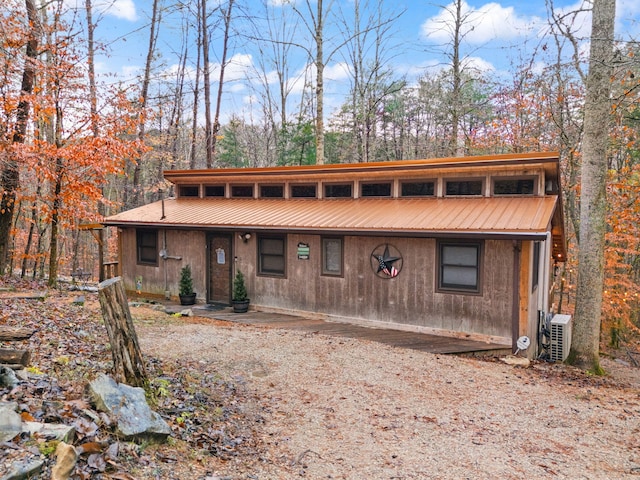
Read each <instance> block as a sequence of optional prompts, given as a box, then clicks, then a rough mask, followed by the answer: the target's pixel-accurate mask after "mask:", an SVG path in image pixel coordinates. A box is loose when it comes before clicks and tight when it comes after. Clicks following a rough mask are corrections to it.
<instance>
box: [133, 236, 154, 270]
mask: <svg viewBox="0 0 640 480" xmlns="http://www.w3.org/2000/svg"><path fill="white" fill-rule="evenodd" d="M136 250H137V252H138V253H137V257H138V263H139V264H141V265H154V266H155V265H158V232H157V230H137V231H136Z"/></svg>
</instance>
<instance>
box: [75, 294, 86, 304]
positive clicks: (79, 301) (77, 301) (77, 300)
mask: <svg viewBox="0 0 640 480" xmlns="http://www.w3.org/2000/svg"><path fill="white" fill-rule="evenodd" d="M84 302H85V298H84V295H80V296H78V297H76V298H75V299H74V300H73V302H72V304H73V305H84Z"/></svg>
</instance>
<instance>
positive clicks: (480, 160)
mask: <svg viewBox="0 0 640 480" xmlns="http://www.w3.org/2000/svg"><path fill="white" fill-rule="evenodd" d="M558 162H559V157H558V152H534V153H518V154H500V155H478V156H471V157H450V158H430V159H417V160H397V161H387V162H370V163H335V164H323V165H292V166H280V167H255V168H212V169H204V170H165V171H164V177H165V179H167V180H168V181H170V182H172V183H189V182H196V183H198V182H217V181H235V182H242V181H269V182H273V181H285V180H287V181H288V180H306V181H315V180H317V179H322V180H331V179H334V178H336V177H337V178H340V179H342V180H345V179H357V178H363V177H367V178H373V177H376V176H393V177H399V176H403V175H409V176H411V175H415V174H416V172H420V174H422V175H423V176H424V175H426V174H432V175H437V174H438V173H441V172H456V171H468V170H473V171H474V172H475V174H478V173H480V172H483V171H489V170H491V169H499V168H511V169H513V168H517V169H522V168H527V167H530V168H531V167H536V166H537V167H540V168H543V169H544V170H545V172H546V175H548V176H549V177H555V176H557V173H558Z"/></svg>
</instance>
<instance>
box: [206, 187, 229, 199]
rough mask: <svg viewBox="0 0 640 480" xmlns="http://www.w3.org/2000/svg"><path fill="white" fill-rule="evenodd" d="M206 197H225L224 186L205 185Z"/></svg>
mask: <svg viewBox="0 0 640 480" xmlns="http://www.w3.org/2000/svg"><path fill="white" fill-rule="evenodd" d="M204 196H205V197H224V185H205V187H204Z"/></svg>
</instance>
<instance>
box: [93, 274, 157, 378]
mask: <svg viewBox="0 0 640 480" xmlns="http://www.w3.org/2000/svg"><path fill="white" fill-rule="evenodd" d="M98 297H99V299H100V307H101V310H102V317H103V319H104V324H105V326H106V328H107V333H108V334H109V342H110V343H111V356H112V357H113V366H114V377H115V379H116V380H117V381H118V382H120V383H126V384H127V385H131V386H134V387H142V386H144V385H145V384H146V382H147V373H146V369H145V366H144V361H143V358H142V352H141V351H140V346H139V344H138V337H137V335H136V331H135V328H134V326H133V320H132V319H131V312H130V311H129V303H128V301H127V294H126V293H125V290H124V285H123V283H122V279H121V278H120V277H114V278H110V279H108V280H105V281H104V282H100V284H99V285H98Z"/></svg>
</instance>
